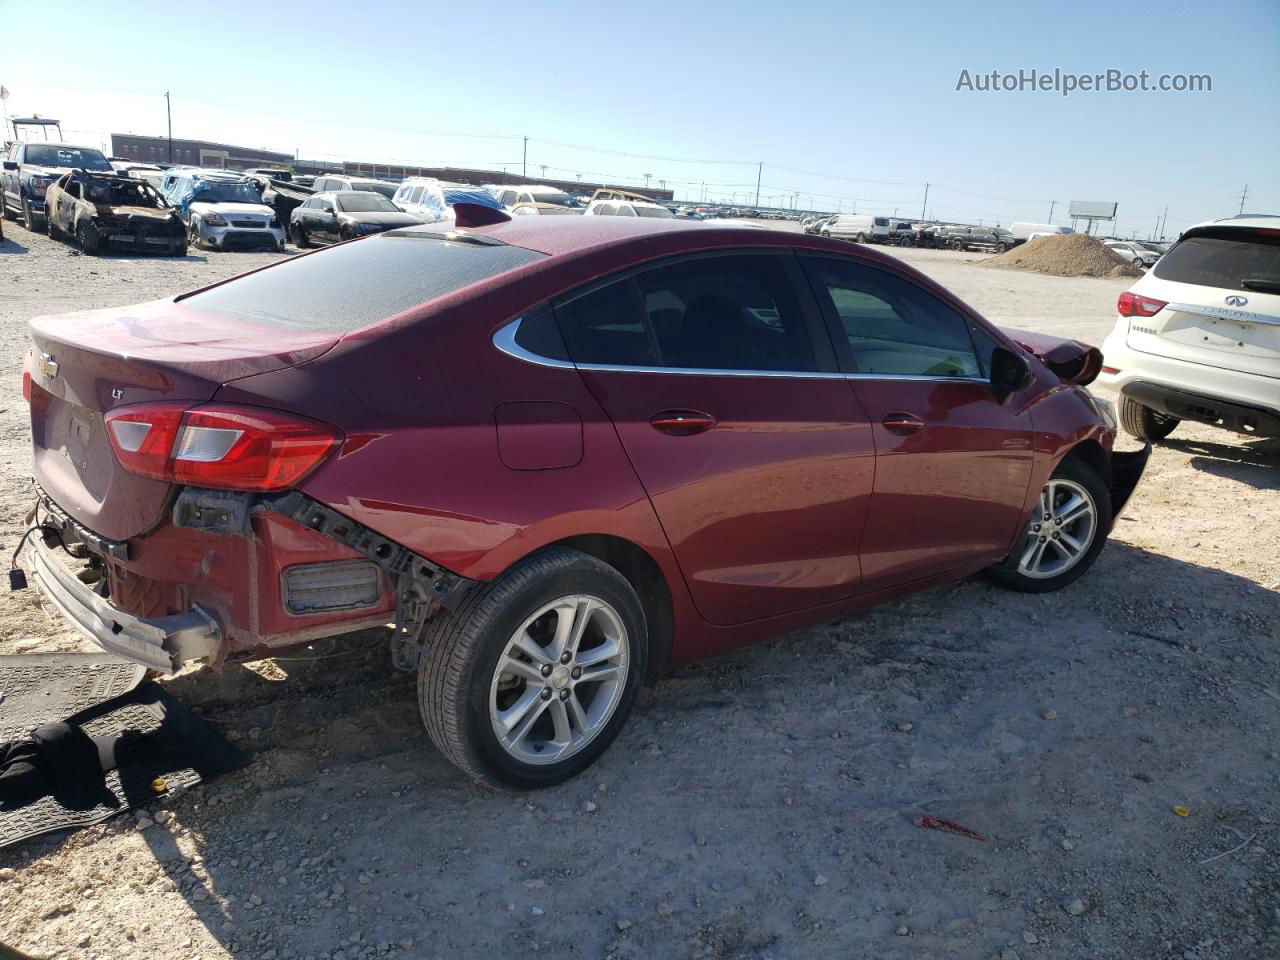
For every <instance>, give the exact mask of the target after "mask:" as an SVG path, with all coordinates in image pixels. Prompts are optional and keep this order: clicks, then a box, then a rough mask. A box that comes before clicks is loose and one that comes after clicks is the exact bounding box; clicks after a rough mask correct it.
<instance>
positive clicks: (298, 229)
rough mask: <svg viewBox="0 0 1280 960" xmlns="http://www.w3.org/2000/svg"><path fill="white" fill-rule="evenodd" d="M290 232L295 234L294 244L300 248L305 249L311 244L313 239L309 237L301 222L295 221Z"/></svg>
mask: <svg viewBox="0 0 1280 960" xmlns="http://www.w3.org/2000/svg"><path fill="white" fill-rule="evenodd" d="M290 232H291V234H292V236H293V245H294V246H295V247H297V248H298V249H299V250H305V249H307V247H309V246H311V241H310V240H308V239H307V231H305V230H303V229H302V225H301V224H298V223H295V224H294V225H293V226H292V227H291V228H290Z"/></svg>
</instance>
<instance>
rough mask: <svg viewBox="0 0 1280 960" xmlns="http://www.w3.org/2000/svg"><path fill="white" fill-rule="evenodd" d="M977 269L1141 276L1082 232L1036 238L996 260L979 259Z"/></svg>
mask: <svg viewBox="0 0 1280 960" xmlns="http://www.w3.org/2000/svg"><path fill="white" fill-rule="evenodd" d="M978 266H980V267H999V268H1001V269H1003V270H1029V271H1031V272H1032V273H1051V274H1053V275H1054V276H1057V277H1112V278H1119V277H1140V276H1142V271H1141V270H1139V269H1138V268H1137V267H1135V266H1134V265H1133V264H1132V263H1130V262H1129V261H1128V260H1126V259H1125V258H1124V257H1122V256H1120V255H1119V254H1118V253H1116V252H1115V251H1114V250H1112V249H1111V248H1110V247H1108V246H1107V245H1106V244H1105V243H1103V242H1102V241H1101V240H1098V239H1096V238H1095V237H1090V236H1086V235H1085V234H1083V233H1061V234H1054V235H1052V236H1047V237H1036V238H1035V239H1034V240H1028V241H1027V242H1026V243H1023V244H1020V245H1018V246H1016V247H1014V248H1013V249H1012V250H1008V251H1006V252H1004V253H1002V254H1000V255H999V256H997V257H991V258H990V259H987V260H983V261H982V262H981V263H979V264H978Z"/></svg>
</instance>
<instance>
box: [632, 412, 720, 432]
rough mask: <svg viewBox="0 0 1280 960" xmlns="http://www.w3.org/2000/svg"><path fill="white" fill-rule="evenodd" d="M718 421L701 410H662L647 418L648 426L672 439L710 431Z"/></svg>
mask: <svg viewBox="0 0 1280 960" xmlns="http://www.w3.org/2000/svg"><path fill="white" fill-rule="evenodd" d="M718 422H719V421H717V420H716V418H715V417H713V416H712V415H711V414H709V413H703V412H702V411H701V410H663V411H662V412H661V413H655V414H654V415H653V416H652V417H650V418H649V425H650V426H651V427H653V429H655V430H658V431H660V432H662V433H668V434H670V435H671V436H673V437H688V436H692V435H693V434H695V433H702V432H703V431H705V430H710V429H711V428H712V427H714V426H715V425H716V424H717V423H718Z"/></svg>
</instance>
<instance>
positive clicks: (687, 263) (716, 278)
mask: <svg viewBox="0 0 1280 960" xmlns="http://www.w3.org/2000/svg"><path fill="white" fill-rule="evenodd" d="M556 312H557V314H558V316H559V320H560V327H561V330H562V331H563V333H564V337H565V340H566V341H567V345H568V349H569V355H570V357H571V358H572V359H573V361H574V362H575V363H579V364H603V365H609V366H626V367H665V368H668V369H684V370H732V371H744V372H750V371H756V370H758V371H768V372H812V371H815V370H817V369H818V367H817V364H816V361H815V359H814V350H813V342H812V340H811V338H810V333H809V326H808V323H807V321H806V320H805V317H804V313H803V311H802V309H801V306H800V303H799V301H798V300H797V298H796V296H795V292H794V290H793V289H792V287H791V283H790V279H789V277H788V274H787V270H786V267H785V265H784V263H783V261H782V260H781V258H779V257H777V256H774V255H770V254H740V255H726V256H714V257H692V258H688V259H685V260H679V261H675V262H672V263H669V264H666V265H664V266H660V267H654V268H652V269H649V270H644V271H641V272H639V273H637V274H635V275H633V276H631V277H628V278H625V279H622V280H617V281H615V282H613V283H610V284H608V285H607V286H604V287H600V288H597V289H596V290H595V291H593V292H591V293H588V294H586V295H584V296H580V297H576V298H572V299H568V300H565V301H562V302H561V303H560V304H559V305H558V306H557V308H556Z"/></svg>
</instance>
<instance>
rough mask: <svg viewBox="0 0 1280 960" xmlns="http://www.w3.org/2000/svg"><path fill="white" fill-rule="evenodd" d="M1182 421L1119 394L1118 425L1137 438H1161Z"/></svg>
mask: <svg viewBox="0 0 1280 960" xmlns="http://www.w3.org/2000/svg"><path fill="white" fill-rule="evenodd" d="M1181 422H1182V421H1181V420H1179V419H1178V418H1177V417H1171V416H1169V415H1168V414H1167V413H1161V412H1160V411H1158V410H1153V409H1151V407H1148V406H1146V405H1144V404H1141V403H1139V402H1138V401H1137V400H1134V399H1132V398H1130V397H1126V396H1124V394H1121V395H1120V426H1121V427H1123V428H1124V432H1125V433H1127V434H1129V436H1131V437H1136V438H1137V439H1139V440H1153V441H1154V440H1163V439H1164V438H1165V437H1167V436H1168V435H1169V434H1171V433H1173V428H1174V427H1176V426H1177V425H1178V424H1180V423H1181Z"/></svg>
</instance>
